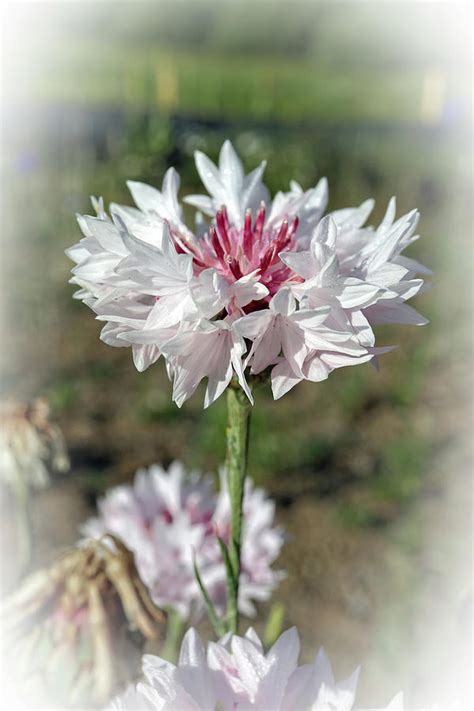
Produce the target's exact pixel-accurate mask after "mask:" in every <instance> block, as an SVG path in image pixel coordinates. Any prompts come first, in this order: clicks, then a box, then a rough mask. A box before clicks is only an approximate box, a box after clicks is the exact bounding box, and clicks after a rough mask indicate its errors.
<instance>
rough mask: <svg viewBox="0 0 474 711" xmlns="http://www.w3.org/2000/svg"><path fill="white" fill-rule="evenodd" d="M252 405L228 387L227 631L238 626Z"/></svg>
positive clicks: (239, 393)
mask: <svg viewBox="0 0 474 711" xmlns="http://www.w3.org/2000/svg"><path fill="white" fill-rule="evenodd" d="M251 409H252V406H251V404H250V402H249V400H248V398H247V396H246V395H245V393H244V391H243V390H242V389H241V387H240V386H238V385H234V384H232V385H231V387H229V388H227V458H226V471H227V482H228V487H229V497H230V512H231V529H230V542H229V559H230V564H231V565H230V567H229V568H228V569H227V577H228V581H227V582H228V585H227V589H228V601H227V615H228V624H229V630H230V631H231V632H233V633H234V634H236V633H237V632H238V628H239V610H238V598H239V578H240V568H241V565H240V554H241V545H242V528H243V517H244V516H243V503H244V490H245V477H246V476H247V459H248V448H249V430H250V413H251Z"/></svg>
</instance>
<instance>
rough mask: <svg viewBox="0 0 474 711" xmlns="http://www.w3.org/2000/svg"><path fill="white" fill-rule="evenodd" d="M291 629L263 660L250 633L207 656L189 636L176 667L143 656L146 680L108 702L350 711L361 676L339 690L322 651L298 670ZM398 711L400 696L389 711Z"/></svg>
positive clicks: (126, 710)
mask: <svg viewBox="0 0 474 711" xmlns="http://www.w3.org/2000/svg"><path fill="white" fill-rule="evenodd" d="M299 651H300V642H299V637H298V633H297V631H296V629H295V628H292V629H290V630H288V631H286V632H284V633H283V634H282V635H281V637H280V638H279V639H278V640H277V642H276V643H275V644H274V645H273V647H272V648H271V649H270V650H269V651H268V652H267V653H265V651H264V649H263V647H262V643H261V642H260V640H259V638H258V637H257V635H256V634H255V632H254V631H253V629H249V630H248V632H247V633H246V635H245V637H238V636H233V637H232V636H230V635H226V636H225V637H224V638H223V639H221V640H220V641H219V642H215V643H214V642H210V643H209V645H208V648H207V654H206V652H205V650H204V647H203V644H202V642H201V640H200V638H199V635H198V634H197V633H196V632H195V630H194V629H190V630H188V632H187V633H186V635H185V637H184V640H183V643H182V646H181V653H180V656H179V660H178V663H177V665H176V666H175V665H173V664H170V663H169V662H165V661H164V660H162V659H160V658H159V657H154V656H151V655H145V657H144V658H143V672H144V675H145V678H146V681H145V682H144V683H139V684H138V685H137V687H136V688H134V687H130V688H129V689H128V690H127V691H126V692H125V693H124V694H123V695H122V696H121V697H119V698H117V699H115V700H114V701H113V702H112V706H111V708H112V709H115V711H132V709H134V710H135V709H147V710H150V711H151V710H158V709H159V710H160V711H168V710H169V711H171V710H172V709H183V711H184V709H186V711H217V710H218V709H219V711H231V710H232V711H233V710H235V709H242V710H243V709H249V710H250V709H255V711H296V709H297V710H298V711H351V709H352V708H353V705H354V696H355V691H356V685H357V677H358V673H359V672H358V670H356V671H355V672H354V673H353V674H352V676H351V677H349V679H347V680H346V681H342V682H339V683H337V682H336V681H335V680H334V676H333V673H332V670H331V665H330V663H329V660H328V659H327V657H326V655H325V653H324V651H323V650H320V652H319V653H318V654H317V656H316V658H315V660H314V662H313V663H312V664H305V665H303V666H298V657H299ZM387 708H390V709H393V710H394V709H397V708H398V709H401V708H402V699H401V695H398V697H395V699H393V701H392V702H391V704H390V705H389V706H388V707H387Z"/></svg>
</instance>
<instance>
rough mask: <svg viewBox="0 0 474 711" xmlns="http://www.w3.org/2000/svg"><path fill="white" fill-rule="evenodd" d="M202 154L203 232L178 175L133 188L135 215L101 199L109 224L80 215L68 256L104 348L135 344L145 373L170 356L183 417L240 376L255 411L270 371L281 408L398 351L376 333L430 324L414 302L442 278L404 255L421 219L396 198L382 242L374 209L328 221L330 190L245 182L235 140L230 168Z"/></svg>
mask: <svg viewBox="0 0 474 711" xmlns="http://www.w3.org/2000/svg"><path fill="white" fill-rule="evenodd" d="M195 155H196V167H197V170H198V172H199V175H200V177H201V180H202V182H203V184H204V186H205V188H206V189H207V191H208V195H191V196H188V197H187V198H185V201H186V202H187V203H189V204H190V205H192V206H194V207H195V208H197V213H196V221H195V226H194V229H193V230H191V229H190V228H189V227H188V226H187V225H186V224H185V222H184V219H183V213H182V209H181V205H180V203H179V201H178V190H179V176H178V174H177V173H176V171H175V170H174V168H170V169H169V170H168V171H167V173H166V175H165V177H164V180H163V186H162V189H161V191H159V190H157V189H156V188H153V187H151V186H149V185H144V184H143V183H137V182H129V184H128V185H129V188H130V191H131V193H132V196H133V199H134V201H135V204H136V206H137V207H135V208H132V207H126V206H123V205H117V204H112V205H111V206H110V214H111V217H109V216H108V215H107V214H106V212H105V210H104V206H103V203H102V201H101V200H99V201H97V200H94V201H93V203H94V207H95V209H96V212H97V216H96V217H90V216H79V218H78V219H79V225H80V227H81V230H82V232H83V234H84V238H83V239H82V240H81V241H80V242H79V243H78V244H77V245H75V246H74V247H72V248H71V249H69V250H68V252H67V253H68V255H69V256H70V257H71V259H72V260H73V261H74V262H76V266H75V267H74V269H73V278H72V282H73V283H75V284H77V285H78V286H79V287H80V290H79V291H78V292H77V293H76V297H77V298H81V299H83V301H84V302H85V303H86V304H87V305H88V306H90V307H91V308H92V309H93V310H94V311H95V313H96V314H97V318H98V319H100V320H102V321H105V326H104V328H103V330H102V333H101V338H102V339H103V340H104V341H105V342H106V343H108V344H110V345H114V346H126V345H131V346H132V350H133V358H134V362H135V365H136V367H137V368H138V370H144V369H145V368H147V367H148V366H149V365H151V364H152V363H154V362H155V361H156V360H157V359H158V358H159V357H160V355H163V356H164V358H165V361H166V366H167V370H168V374H169V376H170V377H171V378H173V380H174V388H173V398H174V400H175V402H176V403H177V404H178V405H179V406H181V405H182V403H183V402H184V401H185V400H186V399H187V398H189V397H190V396H191V395H192V394H193V392H194V391H195V390H196V388H197V386H198V384H199V383H200V382H201V380H202V379H204V378H207V382H208V387H207V391H206V398H205V406H206V407H207V406H208V405H209V404H211V403H212V402H213V401H214V400H215V399H216V398H217V397H219V396H220V395H221V394H222V392H223V391H224V390H225V388H226V387H227V386H228V384H229V382H230V380H231V378H232V377H233V376H234V375H235V376H236V378H237V379H238V381H239V383H240V385H241V386H242V388H243V389H244V390H245V392H246V393H247V396H248V397H249V399H250V400H251V399H252V395H251V392H250V389H249V388H248V386H247V383H246V374H249V373H250V374H259V373H262V372H264V371H265V373H268V374H269V375H270V377H271V382H272V389H273V395H274V397H275V398H278V397H281V396H282V395H283V394H284V393H286V392H287V391H288V390H290V389H291V388H292V387H293V386H294V385H295V384H296V383H298V382H300V381H301V380H312V381H319V380H323V379H325V378H327V376H328V374H329V373H330V372H331V371H332V370H334V369H335V368H339V367H342V366H348V365H357V364H359V363H364V362H366V361H368V360H371V359H372V358H374V356H376V355H377V354H378V353H382V352H385V351H386V350H388V349H387V348H379V347H376V346H375V336H374V333H373V330H372V326H373V325H376V324H380V323H403V324H413V325H421V324H423V323H425V319H424V318H423V317H422V316H420V315H419V314H418V313H417V312H416V311H415V310H414V309H413V308H412V307H410V306H408V305H407V304H406V302H407V300H408V299H410V298H411V297H412V296H414V295H415V294H417V293H418V292H419V291H420V290H421V288H422V287H423V280H422V279H421V278H419V276H418V275H426V274H428V273H429V272H428V270H427V269H425V268H424V267H423V266H422V265H420V264H418V263H417V262H415V261H414V260H413V259H409V258H407V257H405V256H402V254H401V253H402V251H403V250H404V249H405V248H406V247H408V246H409V245H410V244H411V243H412V242H413V241H414V240H415V239H416V236H415V235H414V232H415V229H416V225H417V222H418V213H417V212H416V211H415V210H413V211H412V212H410V213H408V214H407V215H405V216H403V217H401V218H399V219H398V220H395V201H394V199H392V200H391V201H390V203H389V206H388V209H387V213H386V215H385V217H384V219H383V220H382V223H381V224H380V225H379V227H377V229H375V230H374V229H373V228H370V227H364V226H363V225H364V223H365V221H366V220H367V218H368V216H369V214H370V212H371V210H372V207H373V201H370V200H369V201H366V202H365V203H363V204H362V205H361V206H360V207H359V208H349V209H346V210H338V211H336V212H334V213H332V214H329V215H327V216H326V217H323V213H324V210H325V207H326V203H327V184H326V180H325V179H322V180H321V181H320V182H319V183H318V184H317V185H316V187H314V188H311V189H310V190H307V191H304V190H303V189H302V188H301V187H300V186H299V185H298V184H297V183H295V182H294V181H292V182H291V183H290V190H289V191H288V192H279V193H277V194H276V195H275V197H274V198H273V200H271V199H270V196H269V193H268V190H267V188H266V187H265V185H264V184H263V182H262V176H263V171H264V168H265V164H264V163H262V164H261V165H260V166H258V167H257V168H255V170H253V171H252V172H251V173H249V174H248V175H245V174H244V171H243V167H242V164H241V162H240V160H239V158H238V157H237V155H236V153H235V151H234V149H233V147H232V145H231V143H230V142H229V141H226V142H225V143H224V145H223V147H222V150H221V152H220V157H219V165H218V166H216V165H214V163H213V162H212V161H211V160H209V158H207V157H206V156H205V155H204V154H203V153H201V152H200V151H196V154H195Z"/></svg>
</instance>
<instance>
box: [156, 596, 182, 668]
mask: <svg viewBox="0 0 474 711" xmlns="http://www.w3.org/2000/svg"><path fill="white" fill-rule="evenodd" d="M184 623H185V621H184V620H183V618H182V617H181V615H180V614H179V612H176V610H174V609H173V608H169V610H168V628H167V631H166V638H165V642H164V644H163V647H162V648H161V650H160V657H162V658H163V659H166V661H168V662H172V663H173V664H176V661H177V659H178V650H179V648H180V646H181V642H182V638H183V633H184V629H185V625H184Z"/></svg>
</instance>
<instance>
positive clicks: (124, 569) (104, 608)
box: [0, 535, 165, 708]
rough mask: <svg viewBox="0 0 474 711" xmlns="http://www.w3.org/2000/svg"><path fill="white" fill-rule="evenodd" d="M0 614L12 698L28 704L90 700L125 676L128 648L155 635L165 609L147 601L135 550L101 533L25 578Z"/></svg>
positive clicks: (97, 701)
mask: <svg viewBox="0 0 474 711" xmlns="http://www.w3.org/2000/svg"><path fill="white" fill-rule="evenodd" d="M0 619H1V622H2V628H3V630H2V631H3V633H4V641H5V642H6V644H5V645H4V649H5V650H7V651H8V656H9V659H10V660H11V666H12V667H14V668H13V669H12V670H11V679H12V683H11V691H10V694H11V696H12V700H13V701H14V702H15V703H18V701H20V703H25V704H26V705H27V707H28V708H31V707H35V706H36V707H38V706H39V707H44V704H47V706H48V708H50V707H52V706H56V707H58V706H60V707H61V708H65V707H66V708H77V707H81V708H84V707H87V708H89V707H91V705H101V704H104V703H105V702H106V701H107V700H108V699H109V698H110V696H111V695H112V694H113V693H114V691H116V690H117V688H118V687H119V685H120V684H122V683H124V682H127V681H129V680H130V678H129V674H130V669H131V668H132V667H133V665H132V664H130V658H129V656H130V650H131V649H133V648H134V647H135V653H136V654H137V657H138V658H139V654H140V652H141V651H142V644H141V643H143V642H144V640H146V639H149V640H152V639H157V638H158V637H159V636H160V629H159V626H160V624H162V623H163V622H164V621H165V614H164V613H163V612H162V611H161V610H160V609H159V608H157V607H156V605H154V603H153V602H152V601H151V599H150V596H149V594H148V590H147V588H146V587H145V586H144V584H143V582H142V581H141V579H140V577H139V575H138V573H137V570H136V567H135V563H134V559H133V555H132V553H131V552H130V551H129V550H128V548H126V546H125V545H124V544H123V543H122V542H121V541H120V540H119V539H118V538H116V537H115V536H112V535H106V536H104V537H103V538H102V539H100V540H90V539H87V540H83V541H80V542H79V543H78V544H77V545H76V546H75V547H74V548H72V549H70V550H68V551H67V552H66V553H65V554H64V555H63V556H62V557H60V558H59V559H58V560H57V561H56V562H55V563H54V564H53V565H52V566H51V567H50V568H48V569H43V570H40V571H38V572H36V573H34V574H33V575H31V576H30V577H29V578H27V579H26V580H25V581H24V583H23V584H22V586H21V587H20V589H19V590H18V591H17V592H16V593H15V594H14V595H12V596H11V598H10V599H9V600H7V601H6V602H5V603H4V604H3V606H2V608H1V609H0ZM134 632H136V634H135V635H134V634H133V633H134ZM134 637H135V639H134ZM137 646H138V649H137ZM125 654H126V656H127V660H126V661H127V664H124V661H125V660H124V655H125ZM138 660H139V659H137V661H138ZM9 700H10V699H9Z"/></svg>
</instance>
